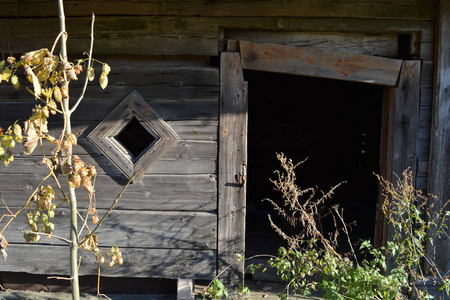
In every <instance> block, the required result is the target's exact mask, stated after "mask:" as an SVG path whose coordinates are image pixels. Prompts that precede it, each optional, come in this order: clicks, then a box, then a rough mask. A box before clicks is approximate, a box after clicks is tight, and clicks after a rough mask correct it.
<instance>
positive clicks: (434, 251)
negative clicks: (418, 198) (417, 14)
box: [427, 0, 450, 272]
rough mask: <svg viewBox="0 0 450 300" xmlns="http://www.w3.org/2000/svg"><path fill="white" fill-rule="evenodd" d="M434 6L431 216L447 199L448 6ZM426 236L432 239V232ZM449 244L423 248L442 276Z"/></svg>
mask: <svg viewBox="0 0 450 300" xmlns="http://www.w3.org/2000/svg"><path fill="white" fill-rule="evenodd" d="M437 2H438V3H439V9H438V23H437V33H438V34H437V41H436V42H437V44H436V76H435V86H434V87H435V90H434V101H433V113H432V117H433V121H432V122H433V124H432V129H431V131H432V132H431V149H430V160H429V161H430V163H429V181H428V192H429V193H430V194H433V195H436V196H437V199H433V198H432V199H430V203H429V205H430V206H429V207H430V209H431V213H432V214H435V213H438V212H439V211H440V210H441V209H442V208H443V206H444V204H445V203H446V202H447V201H448V200H449V199H450V138H449V134H450V2H449V1H447V0H440V1H437ZM448 209H449V208H448V207H447V209H446V210H448ZM447 233H448V229H447ZM429 235H430V237H431V238H434V239H436V238H437V237H436V229H433V228H432V230H430V232H429ZM449 243H450V241H449V239H448V238H446V237H442V238H441V239H439V241H436V240H435V241H434V243H433V245H431V243H428V244H427V253H428V255H429V256H430V257H431V259H432V260H433V261H434V262H435V263H436V264H437V266H438V267H439V269H440V270H442V271H443V272H446V271H447V269H448V258H449V251H450V245H449Z"/></svg>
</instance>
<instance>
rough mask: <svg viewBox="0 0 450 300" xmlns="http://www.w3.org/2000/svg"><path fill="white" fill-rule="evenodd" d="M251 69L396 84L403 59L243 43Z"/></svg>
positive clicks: (245, 65)
mask: <svg viewBox="0 0 450 300" xmlns="http://www.w3.org/2000/svg"><path fill="white" fill-rule="evenodd" d="M239 46H240V50H241V55H242V67H243V68H244V69H249V70H257V71H267V72H277V73H285V74H294V75H304V76H314V77H323V78H332V79H340V80H348V81H356V82H364V83H370V84H379V85H387V86H394V85H396V83H397V79H398V74H399V70H400V67H401V61H400V60H394V59H387V58H382V57H372V56H366V55H360V54H348V53H339V52H334V51H328V50H320V49H311V48H304V47H294V46H281V45H276V44H267V43H253V42H248V41H240V42H239Z"/></svg>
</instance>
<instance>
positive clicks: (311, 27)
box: [0, 10, 434, 57]
mask: <svg viewBox="0 0 450 300" xmlns="http://www.w3.org/2000/svg"><path fill="white" fill-rule="evenodd" d="M90 12H91V10H90ZM90 12H89V15H90ZM81 19H82V18H74V19H73V22H74V23H76V24H74V25H73V26H68V28H69V33H70V36H71V38H70V39H69V46H70V47H69V51H71V53H72V54H74V55H76V57H80V55H81V54H82V53H83V52H84V51H86V50H87V49H88V42H89V34H88V33H89V20H88V18H83V22H81V23H80V21H81ZM115 19H117V20H115ZM136 19H139V18H136V17H133V20H136ZM192 19H195V20H192ZM68 20H69V21H70V20H71V18H68ZM111 20H112V21H113V22H117V23H120V22H121V18H120V17H117V18H111ZM98 23H99V19H97V25H98ZM131 23H133V22H131ZM138 23H139V21H138ZM141 23H143V24H144V25H140V26H138V28H141V27H142V28H145V30H141V31H140V32H139V33H136V30H135V29H129V28H127V27H126V26H123V27H122V28H121V29H122V30H123V31H122V32H117V31H112V32H108V31H105V32H106V33H105V35H104V37H102V39H100V36H98V34H97V33H96V43H95V54H96V56H98V55H102V54H112V53H118V54H133V53H135V54H136V53H139V54H140V55H159V54H166V55H168V54H172V55H174V54H193V55H208V56H211V55H217V52H218V48H219V44H220V43H221V39H222V37H221V36H220V34H219V30H217V29H214V30H212V31H214V34H213V35H211V33H209V32H208V33H206V36H205V33H202V32H204V30H205V29H204V27H208V26H213V27H217V28H230V29H231V28H235V29H236V24H245V25H240V26H239V27H240V28H242V29H245V30H277V31H280V30H282V31H328V32H366V33H375V34H376V33H385V32H420V34H421V38H422V41H432V40H433V39H434V37H433V36H434V22H432V21H413V20H398V19H383V20H381V19H380V20H375V19H361V18H354V19H353V18H349V19H346V18H309V17H296V18H291V17H264V16H260V17H252V18H249V17H244V16H243V17H236V16H233V17H197V16H195V17H176V18H174V17H168V18H161V17H159V16H153V17H146V18H145V20H144V21H143V22H141ZM174 23H178V24H182V27H184V26H187V27H190V28H186V29H185V30H188V31H190V32H188V33H187V34H185V33H180V34H179V35H178V36H175V37H174V33H173V32H170V28H172V27H173V26H174V25H173V24H174ZM197 23H199V24H197ZM81 25H83V26H82V27H81ZM191 27H193V28H191ZM19 28H27V29H28V30H27V31H22V30H19ZM58 28H59V24H58V20H57V19H56V18H55V19H14V21H12V20H9V19H1V18H0V37H1V38H0V50H1V51H2V52H4V53H19V54H22V53H24V52H26V51H30V49H36V48H42V47H51V45H52V44H53V40H54V38H55V37H56V35H57V30H58ZM74 30H77V32H74ZM105 30H106V28H105ZM179 30H182V29H179ZM37 31H39V33H38V32H37ZM193 31H194V32H195V31H197V33H196V34H195V36H196V39H195V40H193V43H191V41H190V40H189V38H188V39H186V38H184V37H185V36H188V37H190V36H192V35H193V34H192V32H193ZM96 32H97V31H96ZM43 33H44V34H45V35H44V34H43ZM135 35H138V37H136V38H134V37H130V36H135ZM76 36H79V37H80V38H77V39H74V37H76ZM202 36H204V38H201V37H202ZM145 37H146V38H147V41H146V42H144V38H145ZM180 37H181V39H180ZM81 39H82V40H81ZM113 39H114V41H113ZM130 39H132V41H131V43H129V42H130ZM133 39H134V40H133ZM149 39H153V40H149ZM174 39H176V40H177V41H176V42H175V41H174ZM111 43H113V44H112V45H111ZM174 43H175V45H174Z"/></svg>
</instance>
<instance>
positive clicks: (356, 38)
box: [225, 31, 398, 57]
mask: <svg viewBox="0 0 450 300" xmlns="http://www.w3.org/2000/svg"><path fill="white" fill-rule="evenodd" d="M225 37H226V38H228V39H233V40H244V41H252V42H257V43H273V44H282V45H288V46H299V47H309V48H314V49H322V50H330V51H337V52H347V53H358V54H364V55H372V56H384V57H397V56H398V35H396V34H362V33H322V32H285V31H225Z"/></svg>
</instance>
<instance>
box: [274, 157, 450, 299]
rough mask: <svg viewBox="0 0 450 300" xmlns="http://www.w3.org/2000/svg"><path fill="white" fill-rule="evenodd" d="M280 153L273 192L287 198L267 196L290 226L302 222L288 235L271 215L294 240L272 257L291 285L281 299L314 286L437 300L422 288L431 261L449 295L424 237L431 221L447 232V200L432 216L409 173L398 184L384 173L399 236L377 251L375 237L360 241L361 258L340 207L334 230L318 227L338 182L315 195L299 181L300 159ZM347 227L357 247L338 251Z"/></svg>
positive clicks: (359, 295) (387, 205)
mask: <svg viewBox="0 0 450 300" xmlns="http://www.w3.org/2000/svg"><path fill="white" fill-rule="evenodd" d="M277 158H278V160H279V161H280V163H281V167H282V171H276V174H277V179H276V180H272V182H273V184H274V185H275V190H278V191H280V192H281V194H282V199H283V201H284V203H283V205H278V204H277V202H275V201H273V200H268V201H269V202H270V203H272V205H273V206H274V209H275V210H276V211H277V212H278V213H279V214H280V215H281V216H282V217H283V218H284V219H285V220H286V221H288V222H289V224H290V225H291V226H293V227H296V226H298V225H300V226H299V227H300V233H298V234H296V235H294V236H289V235H287V234H286V233H285V232H283V231H282V230H281V229H280V228H279V227H278V226H277V225H276V224H274V222H273V221H272V220H271V219H270V217H269V220H270V222H271V224H272V227H273V228H274V229H275V231H276V232H277V233H278V234H280V235H281V236H282V237H283V238H284V239H285V240H286V241H287V242H288V245H289V249H285V248H280V252H279V257H277V258H273V259H270V261H269V264H270V265H272V266H273V267H276V268H277V270H278V274H279V275H280V276H281V278H282V279H283V280H285V281H286V282H287V283H288V284H287V286H286V289H285V292H284V293H282V294H281V295H280V297H281V298H285V297H287V296H288V295H289V292H302V293H303V294H309V293H310V291H311V290H320V291H322V292H323V293H324V295H323V296H324V298H325V299H394V298H395V299H403V298H406V297H407V296H409V295H413V296H414V297H415V298H416V299H432V298H433V297H432V296H431V295H430V294H429V292H428V291H427V289H426V285H425V284H424V287H423V288H422V289H421V288H418V287H417V283H419V282H422V281H423V282H424V278H425V275H424V273H425V272H424V271H423V269H422V263H423V262H426V263H427V264H428V265H429V266H431V269H432V273H433V274H434V277H435V278H434V279H435V280H436V281H437V282H440V283H441V284H440V290H441V291H442V292H443V294H446V295H447V296H448V295H449V294H448V291H449V290H450V288H449V284H448V283H449V280H448V279H447V278H446V277H444V276H442V275H440V273H439V271H438V269H437V268H436V265H435V264H434V262H433V261H431V260H430V259H429V258H428V257H427V255H426V252H425V242H426V239H427V238H428V237H427V232H428V230H429V229H430V228H432V227H435V229H436V231H437V232H438V234H444V233H445V232H444V229H446V221H447V218H448V217H449V215H450V214H449V213H448V212H445V211H444V209H445V207H446V206H444V208H443V209H442V210H441V211H440V213H438V214H437V215H435V216H431V215H430V214H429V212H428V211H427V209H426V208H427V201H426V200H427V197H423V196H422V193H421V192H420V191H417V190H415V189H414V186H413V184H412V183H413V178H412V175H411V174H412V173H411V172H409V171H408V170H407V171H405V172H404V173H403V176H402V178H401V179H399V180H398V182H397V183H395V184H393V183H391V182H388V181H386V180H384V179H383V178H381V177H378V179H379V181H380V184H381V186H382V187H383V189H384V191H385V193H384V194H385V202H384V205H383V212H384V215H385V218H386V220H387V221H388V222H389V223H390V224H392V227H393V239H392V241H389V242H388V243H387V246H386V247H380V248H378V249H375V248H373V246H372V245H371V243H370V241H361V245H360V247H359V249H358V250H359V251H360V253H361V254H363V255H365V258H364V259H363V260H362V261H361V262H358V258H357V255H356V254H357V253H356V250H355V249H354V248H353V244H352V241H351V240H350V238H349V234H348V229H347V226H348V224H346V223H345V222H344V219H343V211H342V210H339V209H338V207H337V206H333V207H332V208H331V209H330V211H329V212H328V214H329V215H330V216H332V218H333V220H334V227H335V231H334V232H332V233H331V234H329V235H326V234H325V233H324V232H322V231H321V230H320V226H319V222H320V220H321V215H323V213H322V214H318V206H317V205H321V204H322V203H324V201H325V200H327V199H329V198H330V196H331V195H332V194H333V191H334V190H335V189H336V187H333V188H332V189H331V190H330V191H329V192H328V193H323V194H322V196H321V197H318V198H315V194H316V193H315V189H311V188H308V189H301V188H299V187H298V186H297V184H296V182H295V181H296V176H295V168H296V167H297V166H298V165H299V164H293V162H292V161H291V160H288V159H287V158H286V157H285V156H284V155H283V154H278V155H277ZM338 224H339V225H338ZM342 233H343V234H344V237H346V240H347V242H348V243H349V246H350V249H351V250H350V251H349V253H346V254H340V253H338V251H337V236H338V235H339V234H342ZM387 257H392V258H393V260H394V262H395V267H394V268H393V269H392V270H387V268H386V258H387ZM410 283H411V284H410Z"/></svg>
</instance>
